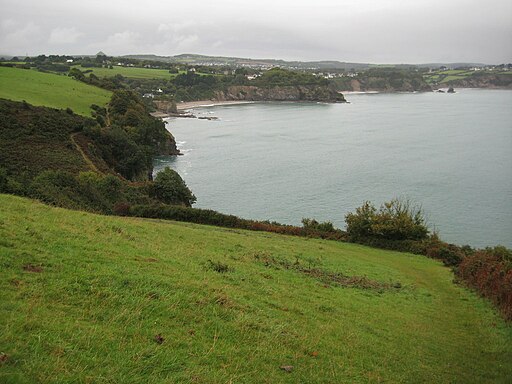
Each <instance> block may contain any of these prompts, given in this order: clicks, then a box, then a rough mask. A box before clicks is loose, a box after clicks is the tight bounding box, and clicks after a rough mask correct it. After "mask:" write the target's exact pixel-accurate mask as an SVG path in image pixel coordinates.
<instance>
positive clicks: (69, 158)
mask: <svg viewBox="0 0 512 384" xmlns="http://www.w3.org/2000/svg"><path fill="white" fill-rule="evenodd" d="M93 125H95V122H94V120H92V119H88V118H85V117H82V116H78V115H75V114H72V113H67V112H66V111H62V110H56V109H51V108H44V107H34V106H31V105H30V104H28V103H26V102H21V103H19V102H13V101H7V100H0V166H1V167H3V168H5V169H6V171H7V172H8V174H9V175H11V176H12V177H13V178H14V179H19V178H20V177H21V175H22V174H23V173H27V174H28V175H29V176H30V178H32V177H34V176H36V175H37V174H39V173H40V172H42V171H45V170H49V169H55V170H57V169H58V170H65V171H68V172H71V173H78V172H80V171H85V170H86V169H87V166H86V164H85V162H84V160H83V158H82V156H80V154H79V153H78V152H77V151H76V149H75V147H74V145H73V143H72V141H71V139H70V135H71V134H72V133H74V132H80V131H82V130H83V129H84V128H85V127H90V126H93Z"/></svg>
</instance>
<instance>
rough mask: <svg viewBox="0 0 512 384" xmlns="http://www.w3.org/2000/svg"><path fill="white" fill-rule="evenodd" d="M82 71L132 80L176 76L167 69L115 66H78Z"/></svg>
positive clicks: (99, 75)
mask: <svg viewBox="0 0 512 384" xmlns="http://www.w3.org/2000/svg"><path fill="white" fill-rule="evenodd" d="M76 68H78V69H80V70H81V71H87V70H91V71H92V73H94V74H95V75H96V76H98V77H112V76H115V75H122V76H124V77H127V78H132V79H171V78H173V77H175V76H176V74H173V73H169V70H167V69H153V68H135V67H121V66H117V65H115V66H114V67H113V68H112V69H109V68H83V67H81V66H76Z"/></svg>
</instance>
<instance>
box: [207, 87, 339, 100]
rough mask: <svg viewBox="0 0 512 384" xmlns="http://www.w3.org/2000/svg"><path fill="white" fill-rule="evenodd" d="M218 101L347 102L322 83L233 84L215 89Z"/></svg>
mask: <svg viewBox="0 0 512 384" xmlns="http://www.w3.org/2000/svg"><path fill="white" fill-rule="evenodd" d="M214 94H215V99H216V100H218V101H237V100H244V101H311V102H325V103H345V102H346V100H345V97H344V96H343V95H342V94H341V93H338V92H337V91H336V90H335V89H333V88H331V87H328V86H322V85H283V86H271V87H257V86H252V85H233V86H230V87H228V88H227V89H225V90H221V91H215V92H214Z"/></svg>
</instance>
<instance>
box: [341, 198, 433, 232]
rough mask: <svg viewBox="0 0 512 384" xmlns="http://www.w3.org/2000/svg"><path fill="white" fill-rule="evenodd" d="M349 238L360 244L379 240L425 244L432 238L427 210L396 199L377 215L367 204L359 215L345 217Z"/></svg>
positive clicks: (384, 206)
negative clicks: (370, 240)
mask: <svg viewBox="0 0 512 384" xmlns="http://www.w3.org/2000/svg"><path fill="white" fill-rule="evenodd" d="M345 222H346V224H347V233H348V235H349V236H350V237H351V238H353V239H355V240H357V239H358V238H362V237H376V238H381V239H386V240H421V239H426V238H427V237H428V233H429V230H428V228H427V226H426V224H425V222H426V220H425V216H424V213H423V210H422V209H421V208H420V207H418V206H416V205H413V204H412V203H411V202H410V201H409V200H403V199H393V200H391V201H390V202H387V203H384V204H383V205H382V206H381V207H380V209H379V210H378V211H377V209H376V208H375V206H374V205H373V204H372V203H371V202H369V201H366V202H365V203H363V205H362V206H361V207H359V208H357V209H356V212H355V213H349V214H347V215H346V216H345Z"/></svg>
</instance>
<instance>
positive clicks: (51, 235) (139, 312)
mask: <svg viewBox="0 0 512 384" xmlns="http://www.w3.org/2000/svg"><path fill="white" fill-rule="evenodd" d="M297 263H298V264H297ZM0 265H1V268H0V318H1V319H2V321H1V322H0V382H2V383H34V382H38V383H46V382H52V383H61V382H88V383H102V382H109V383H229V382H233V383H235V382H236V383H299V382H302V383H380V382H392V383H482V382H503V383H505V382H507V381H508V382H510V381H509V380H510V377H512V364H510V361H512V328H511V327H510V325H506V324H504V323H503V322H502V321H501V320H500V318H499V317H498V316H497V315H496V314H495V313H494V312H493V310H492V309H491V306H490V304H488V303H487V302H485V301H484V300H482V299H479V298H478V297H476V295H474V294H473V293H471V292H469V291H468V290H466V289H464V288H462V287H460V286H457V285H455V284H453V282H452V280H453V276H452V274H451V272H450V271H449V270H448V269H447V268H445V267H443V266H441V265H440V263H438V262H436V261H433V260H430V259H427V258H425V257H421V256H414V255H410V254H403V253H395V252H388V251H382V250H377V249H371V248H367V247H363V246H358V245H353V244H343V243H338V242H332V241H331V242H330V241H322V240H308V239H303V238H293V237H286V236H279V235H272V234H268V233H256V232H245V231H238V230H228V229H222V228H216V227H207V226H199V225H192V224H186V223H173V222H159V221H151V220H143V219H134V218H118V217H117V218H116V217H105V216H99V215H92V214H88V213H84V212H76V211H67V210H64V209H57V208H52V207H49V206H45V205H42V204H40V203H36V202H33V201H30V200H26V199H22V198H18V197H12V196H7V195H0ZM226 269H227V270H226ZM308 271H309V272H311V271H317V272H318V273H308ZM319 271H323V272H322V273H323V274H322V273H320V272H319ZM334 272H342V273H344V274H345V275H346V276H367V279H366V280H367V281H370V280H371V281H374V282H375V286H374V287H373V288H372V285H371V284H370V285H369V288H365V289H364V288H357V284H356V286H354V285H353V284H345V285H346V286H340V285H339V284H336V282H335V281H334V279H331V277H332V276H334V275H333V273H334ZM336 276H338V275H336ZM369 279H370V280H369ZM349 280H350V279H349ZM353 280H354V281H355V280H356V279H353ZM390 282H392V283H393V284H396V282H400V283H401V288H398V285H397V286H395V287H393V286H387V285H386V283H390ZM379 287H380V288H379ZM281 366H292V367H293V369H292V370H291V372H287V371H285V370H283V369H280V367H281Z"/></svg>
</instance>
